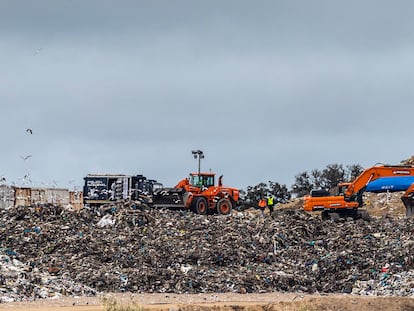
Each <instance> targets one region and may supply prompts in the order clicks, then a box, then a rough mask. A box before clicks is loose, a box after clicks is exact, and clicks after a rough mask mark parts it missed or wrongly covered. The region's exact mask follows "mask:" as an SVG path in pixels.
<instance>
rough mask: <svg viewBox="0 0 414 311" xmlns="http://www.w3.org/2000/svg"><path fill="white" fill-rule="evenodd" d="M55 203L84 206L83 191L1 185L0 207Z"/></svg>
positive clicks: (64, 205) (79, 207)
mask: <svg viewBox="0 0 414 311" xmlns="http://www.w3.org/2000/svg"><path fill="white" fill-rule="evenodd" d="M36 205H53V206H62V207H71V208H73V209H76V210H79V209H81V208H83V193H82V192H81V191H69V189H65V188H35V187H34V188H29V187H14V186H7V185H1V186H0V209H7V208H11V207H17V206H36Z"/></svg>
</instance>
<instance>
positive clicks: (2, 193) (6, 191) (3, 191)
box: [0, 185, 14, 209]
mask: <svg viewBox="0 0 414 311" xmlns="http://www.w3.org/2000/svg"><path fill="white" fill-rule="evenodd" d="M11 207H14V187H12V186H7V185H1V186H0V209H9V208H11Z"/></svg>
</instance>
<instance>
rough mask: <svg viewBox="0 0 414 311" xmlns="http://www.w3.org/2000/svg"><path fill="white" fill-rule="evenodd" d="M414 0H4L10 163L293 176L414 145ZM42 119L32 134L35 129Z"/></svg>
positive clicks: (242, 178)
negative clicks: (198, 152) (200, 153)
mask: <svg viewBox="0 0 414 311" xmlns="http://www.w3.org/2000/svg"><path fill="white" fill-rule="evenodd" d="M412 12H414V2H413V1H410V0H406V1H404V0H398V1H381V0H375V1H374V0H362V1H361V0H348V1H336V0H325V1H321V0H313V1H308V0H289V1H280V0H269V1H264V0H254V1H253V0H251V1H243V0H237V1H236V0H234V1H231V0H208V1H206V0H204V1H202V0H188V1H186V0H148V1H140V0H134V1H132V0H131V1H127V0H124V1H122V0H121V1H109V0H86V1H85V0H60V1H56V0H48V1H47V0H37V1H22V0H0V100H1V108H2V109H1V114H0V115H1V123H0V131H1V140H2V142H3V144H2V148H1V152H0V163H1V165H0V175H1V176H2V177H4V178H5V179H6V181H7V182H6V183H9V184H11V183H12V184H15V185H28V184H29V185H32V186H39V187H42V186H45V187H64V188H70V189H71V188H75V189H76V188H77V189H80V188H81V187H82V186H83V178H84V177H85V176H86V175H87V174H90V173H119V174H126V175H135V174H143V175H144V176H147V177H148V178H153V179H157V180H158V181H160V182H162V183H163V184H164V185H165V186H167V187H171V186H174V185H175V184H176V183H177V182H178V181H179V180H181V179H182V178H184V177H186V176H187V175H188V173H189V172H192V171H196V170H197V167H198V161H197V159H194V158H193V155H192V153H191V151H192V150H202V151H203V152H204V155H205V158H204V159H202V160H201V169H202V170H203V171H213V172H216V173H217V174H218V175H223V183H224V184H225V185H228V186H233V187H238V188H240V189H245V188H246V187H247V186H253V185H256V184H259V183H261V182H265V183H266V182H268V181H273V182H278V183H280V184H285V185H287V186H288V187H291V185H292V184H293V183H294V180H295V176H296V175H297V174H299V173H301V172H303V171H311V170H313V169H323V168H325V167H326V166H327V165H329V164H336V163H338V164H343V165H351V164H359V165H361V166H363V167H369V166H372V165H374V164H376V163H385V164H398V163H400V161H402V160H404V159H407V158H409V157H410V156H411V155H412V154H413V150H412V149H411V148H412V147H411V143H410V141H412V132H410V129H411V125H412V116H413V113H414V105H413V103H412V102H413V98H414V87H413V86H414V19H413V18H412ZM27 129H31V130H32V133H30V132H28V131H26V130H27Z"/></svg>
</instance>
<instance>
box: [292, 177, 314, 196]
mask: <svg viewBox="0 0 414 311" xmlns="http://www.w3.org/2000/svg"><path fill="white" fill-rule="evenodd" d="M312 188H313V184H312V183H311V181H310V177H309V174H308V172H302V173H299V174H297V175H296V176H295V183H294V184H293V186H292V193H294V194H295V195H296V196H298V197H303V196H304V195H306V194H309V192H310V191H311V190H312Z"/></svg>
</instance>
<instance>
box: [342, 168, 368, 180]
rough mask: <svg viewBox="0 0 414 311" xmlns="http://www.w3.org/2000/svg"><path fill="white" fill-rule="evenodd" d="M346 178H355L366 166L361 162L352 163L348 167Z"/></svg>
mask: <svg viewBox="0 0 414 311" xmlns="http://www.w3.org/2000/svg"><path fill="white" fill-rule="evenodd" d="M346 171H347V173H346V180H347V181H349V182H351V181H353V180H355V178H357V177H358V176H359V175H361V173H362V172H363V171H364V168H363V167H362V166H361V165H359V164H351V165H347V167H346Z"/></svg>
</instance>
